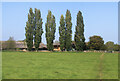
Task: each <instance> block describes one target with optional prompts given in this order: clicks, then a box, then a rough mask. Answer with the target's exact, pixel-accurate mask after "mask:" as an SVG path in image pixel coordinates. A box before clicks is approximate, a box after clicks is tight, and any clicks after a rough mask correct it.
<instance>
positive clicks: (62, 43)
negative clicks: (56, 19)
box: [59, 15, 65, 51]
mask: <svg viewBox="0 0 120 81" xmlns="http://www.w3.org/2000/svg"><path fill="white" fill-rule="evenodd" d="M59 35H60V37H59V41H60V49H61V51H63V50H64V49H65V19H64V16H63V15H61V18H60V26H59Z"/></svg>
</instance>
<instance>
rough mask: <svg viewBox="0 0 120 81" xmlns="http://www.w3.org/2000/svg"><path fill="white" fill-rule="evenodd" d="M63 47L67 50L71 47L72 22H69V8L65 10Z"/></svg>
mask: <svg viewBox="0 0 120 81" xmlns="http://www.w3.org/2000/svg"><path fill="white" fill-rule="evenodd" d="M65 26H66V28H65V31H66V32H65V38H66V39H65V48H66V50H67V51H70V50H71V49H72V44H71V43H72V30H71V29H72V22H71V13H70V11H69V10H67V11H66V17H65Z"/></svg>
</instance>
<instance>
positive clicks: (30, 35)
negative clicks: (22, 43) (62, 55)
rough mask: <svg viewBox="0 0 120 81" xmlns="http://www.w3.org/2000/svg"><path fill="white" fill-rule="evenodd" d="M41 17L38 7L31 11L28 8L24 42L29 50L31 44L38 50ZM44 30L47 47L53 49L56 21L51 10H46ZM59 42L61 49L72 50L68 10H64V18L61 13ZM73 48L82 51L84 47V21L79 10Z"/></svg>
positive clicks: (41, 32) (41, 29) (31, 46)
mask: <svg viewBox="0 0 120 81" xmlns="http://www.w3.org/2000/svg"><path fill="white" fill-rule="evenodd" d="M42 24H43V22H42V18H41V12H40V10H39V9H36V8H35V11H34V12H33V10H32V8H30V9H29V13H28V21H27V22H26V27H25V30H26V33H25V36H26V43H27V48H28V50H29V51H31V50H32V48H33V45H34V46H35V50H36V51H38V49H39V45H40V43H41V39H42V34H43V28H42ZM45 30H46V34H45V35H46V41H47V49H48V50H49V51H53V49H54V46H53V40H54V39H55V32H56V23H55V16H54V15H53V14H52V12H51V11H48V15H47V21H46V23H45ZM59 35H60V37H59V42H60V49H61V51H65V50H66V51H70V50H72V22H71V13H70V11H69V10H67V11H66V15H65V18H64V16H63V15H61V18H60V26H59ZM74 41H75V49H76V50H77V51H83V50H84V49H85V37H84V23H83V17H82V13H81V12H80V11H79V12H78V14H77V25H76V31H75V36H74Z"/></svg>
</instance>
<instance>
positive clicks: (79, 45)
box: [74, 11, 86, 51]
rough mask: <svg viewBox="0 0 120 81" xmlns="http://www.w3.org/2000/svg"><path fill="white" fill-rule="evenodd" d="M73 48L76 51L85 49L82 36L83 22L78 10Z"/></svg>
mask: <svg viewBox="0 0 120 81" xmlns="http://www.w3.org/2000/svg"><path fill="white" fill-rule="evenodd" d="M74 40H75V48H76V50H77V51H83V50H84V49H85V46H86V45H85V37H84V23H83V16H82V13H81V12H80V11H79V12H78V14H77V25H76V32H75V36H74Z"/></svg>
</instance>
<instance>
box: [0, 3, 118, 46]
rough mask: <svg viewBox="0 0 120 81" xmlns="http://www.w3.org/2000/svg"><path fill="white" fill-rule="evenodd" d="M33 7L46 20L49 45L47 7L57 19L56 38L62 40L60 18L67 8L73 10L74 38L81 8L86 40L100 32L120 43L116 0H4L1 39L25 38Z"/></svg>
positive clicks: (43, 40)
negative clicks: (98, 0) (20, 0)
mask: <svg viewBox="0 0 120 81" xmlns="http://www.w3.org/2000/svg"><path fill="white" fill-rule="evenodd" d="M30 8H33V10H34V8H37V9H40V11H41V17H42V19H43V25H42V26H43V30H44V33H43V35H42V42H43V43H45V44H46V38H45V23H46V17H47V14H48V10H51V12H52V14H53V15H54V16H55V18H56V33H55V40H54V41H59V30H58V27H59V25H60V24H59V21H60V16H61V15H62V14H63V15H64V17H65V14H66V10H67V9H68V10H70V12H71V17H72V24H73V25H72V40H74V33H75V26H76V17H77V13H78V11H79V10H80V11H81V12H82V15H83V20H84V25H85V26H84V30H85V32H84V35H85V39H86V40H85V41H86V42H88V41H89V37H90V36H93V35H98V36H101V37H102V38H103V40H104V41H105V42H107V41H113V42H114V43H118V3H117V2H3V3H2V40H3V41H6V40H8V39H9V37H10V36H12V37H14V39H15V40H16V41H18V40H24V39H25V26H26V21H27V19H28V17H27V15H28V12H29V9H30Z"/></svg>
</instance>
